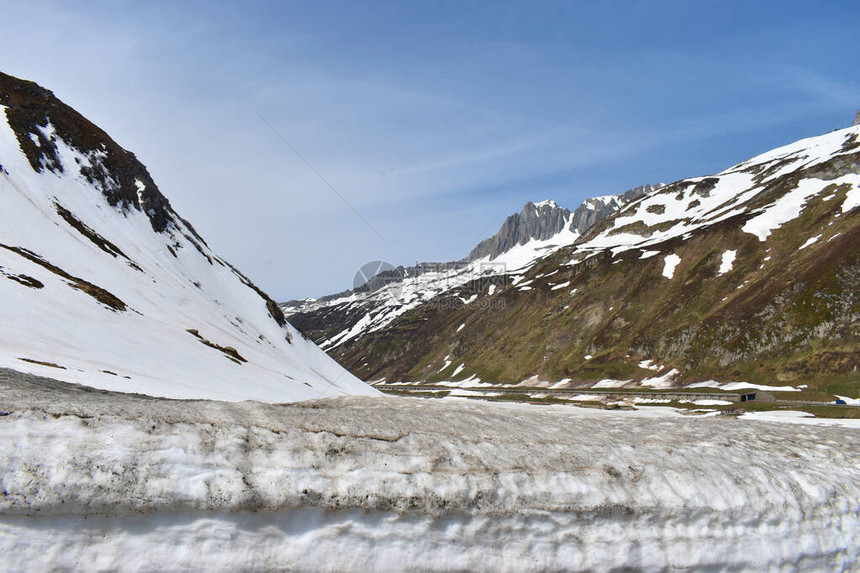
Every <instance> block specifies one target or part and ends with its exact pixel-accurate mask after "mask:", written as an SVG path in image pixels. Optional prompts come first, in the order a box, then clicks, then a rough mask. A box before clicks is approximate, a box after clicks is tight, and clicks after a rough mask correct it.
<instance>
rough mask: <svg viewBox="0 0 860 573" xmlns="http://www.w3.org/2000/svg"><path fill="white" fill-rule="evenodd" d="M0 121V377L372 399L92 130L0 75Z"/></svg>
mask: <svg viewBox="0 0 860 573" xmlns="http://www.w3.org/2000/svg"><path fill="white" fill-rule="evenodd" d="M0 114H2V121H0V165H2V167H0V196H2V198H3V202H2V205H3V209H2V212H0V220H2V224H0V300H2V301H3V304H2V305H0V323H1V324H2V325H3V328H2V329H0V367H7V368H11V369H14V370H19V371H26V372H30V373H34V374H40V375H44V376H49V377H51V378H55V379H59V380H63V381H68V382H76V383H81V384H86V385H88V386H93V387H97V388H103V389H108V390H117V391H122V392H136V393H143V394H150V395H155V396H165V397H172V398H210V399H222V400H248V399H254V400H265V401H278V402H283V401H292V400H301V399H310V398H316V397H320V396H331V395H335V394H369V393H373V390H372V389H370V388H369V387H368V386H366V385H365V384H364V383H362V382H361V381H359V380H358V379H357V378H355V377H354V376H352V375H350V374H349V373H348V372H346V371H345V370H344V369H343V368H341V367H340V366H339V365H338V364H337V363H336V362H334V360H332V359H331V358H329V357H328V356H326V355H325V354H324V353H323V352H322V351H320V350H319V349H318V348H316V347H315V346H314V345H313V344H312V343H311V342H310V341H308V340H306V339H305V338H304V337H303V336H302V335H301V334H300V333H299V332H298V331H296V330H295V329H294V328H293V327H292V326H290V325H289V324H288V323H287V322H286V320H285V318H284V315H283V313H282V312H281V310H280V309H279V308H278V306H277V305H276V304H275V303H274V301H272V299H271V298H269V297H268V296H267V295H266V294H265V293H264V292H263V291H262V290H260V289H259V288H257V287H256V286H255V285H254V284H253V283H252V282H251V281H250V280H249V279H248V278H247V277H245V276H244V275H242V273H240V272H239V271H238V270H237V269H235V268H234V267H233V266H231V265H230V264H229V263H227V262H226V261H224V260H223V259H221V258H220V257H218V256H217V255H215V254H214V253H213V252H212V251H211V249H210V248H209V246H208V245H207V244H206V241H204V240H203V238H202V237H201V236H200V235H199V234H198V233H197V232H196V231H195V230H194V228H193V227H192V226H191V224H190V223H188V222H187V221H185V220H184V219H183V218H182V217H180V216H179V215H178V214H177V213H176V212H175V211H174V210H173V209H172V207H171V206H170V202H169V201H168V200H167V199H166V198H165V197H164V195H162V194H161V192H160V191H159V189H158V187H157V186H156V184H155V182H154V181H153V180H152V177H151V176H150V174H149V173H148V172H147V170H146V168H145V167H144V166H143V164H141V163H140V162H139V161H138V160H137V158H136V157H135V156H134V154H132V153H130V152H129V151H126V150H125V149H123V148H122V147H120V146H119V145H117V143H116V142H114V141H113V140H112V139H111V138H110V137H109V136H108V135H107V134H106V133H105V132H104V131H102V130H101V129H99V128H98V127H96V126H95V125H93V124H92V123H91V122H89V121H88V120H87V119H85V118H84V117H83V116H81V115H80V114H79V113H78V112H76V111H75V110H73V109H72V108H70V107H69V106H67V105H65V104H64V103H62V102H61V101H60V100H59V99H57V98H56V97H55V96H54V94H53V93H51V92H50V91H48V90H46V89H44V88H41V87H39V86H38V85H36V84H34V83H32V82H29V81H25V80H20V79H17V78H14V77H12V76H8V75H5V74H2V73H0Z"/></svg>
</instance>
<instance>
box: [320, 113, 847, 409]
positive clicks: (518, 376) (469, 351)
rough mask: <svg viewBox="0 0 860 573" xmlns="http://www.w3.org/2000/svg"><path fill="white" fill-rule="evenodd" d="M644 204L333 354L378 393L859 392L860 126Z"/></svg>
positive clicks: (674, 188) (647, 194)
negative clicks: (737, 387) (501, 388)
mask: <svg viewBox="0 0 860 573" xmlns="http://www.w3.org/2000/svg"><path fill="white" fill-rule="evenodd" d="M643 191H644V195H642V196H641V197H639V198H638V199H635V200H633V201H631V202H630V203H628V204H627V205H626V206H623V207H622V208H621V209H620V210H619V211H617V212H616V213H614V214H612V215H611V216H609V217H607V218H605V219H603V220H602V221H599V222H597V223H596V224H595V225H593V226H592V227H591V228H590V229H589V230H588V231H587V232H586V233H584V234H583V235H582V236H580V237H578V238H577V239H576V242H575V244H573V245H570V246H566V247H563V248H560V249H557V250H554V251H552V252H550V253H548V254H547V255H546V256H544V257H542V258H541V259H539V260H538V261H537V262H535V263H534V264H533V265H530V266H528V267H525V268H523V269H520V270H518V271H516V272H513V273H508V274H506V275H505V276H504V277H499V278H498V280H494V281H487V280H484V279H479V280H473V281H471V282H469V281H464V282H462V283H460V284H457V285H456V288H452V289H450V290H448V291H446V292H442V293H440V294H439V295H437V296H436V297H435V298H432V299H430V300H427V301H424V302H423V303H422V304H420V305H416V306H414V307H413V308H410V309H409V310H408V311H406V312H404V313H402V314H401V315H399V316H398V317H397V318H396V319H394V320H392V321H390V322H389V323H387V324H385V325H384V326H383V327H381V328H378V329H375V330H371V331H368V332H366V333H365V334H363V335H361V336H356V337H354V338H352V339H349V340H346V341H345V342H343V343H341V344H338V345H333V346H332V347H330V348H329V352H330V353H331V354H332V355H334V356H336V357H337V358H338V359H339V360H341V361H342V363H344V364H346V365H347V366H348V367H350V368H351V369H352V370H353V371H354V372H356V373H357V374H358V375H359V376H362V377H364V378H365V379H374V380H379V379H385V380H387V381H425V382H429V383H435V382H441V381H454V382H458V381H459V382H462V383H466V382H469V383H475V382H477V381H479V380H480V381H484V382H487V383H491V384H504V383H519V382H521V381H523V380H526V379H539V380H546V381H564V382H563V384H567V385H591V384H594V383H596V382H598V381H601V380H606V379H611V380H614V381H616V382H620V383H621V384H625V385H627V386H629V387H634V386H639V385H643V386H645V387H653V386H658V387H670V386H673V385H684V384H688V383H692V382H698V381H707V380H719V381H736V380H737V381H747V382H754V383H759V384H776V385H795V386H797V387H800V388H801V390H804V389H805V392H807V393H808V394H807V395H808V396H809V397H812V398H816V397H818V398H820V399H830V398H831V397H832V395H833V394H839V393H841V394H843V395H856V394H857V393H858V390H860V372H858V371H860V297H858V293H860V251H858V249H857V245H860V208H858V207H860V127H852V128H848V129H843V130H839V131H835V132H831V133H828V134H826V135H823V136H820V137H814V138H810V139H806V140H802V141H799V142H796V143H794V144H791V145H788V146H785V147H782V148H779V149H776V150H773V151H771V152H768V153H765V154H763V155H761V156H758V157H755V158H753V159H750V160H748V161H745V162H743V163H741V164H739V165H736V166H734V167H732V168H729V169H727V170H725V171H723V172H721V173H718V174H716V175H713V176H709V177H694V178H690V179H684V180H681V181H677V182H675V183H672V184H669V185H665V186H659V187H654V188H651V189H644V190H643ZM527 210H528V207H527ZM534 377H536V378H534ZM816 393H817V394H816ZM825 393H826V394H825Z"/></svg>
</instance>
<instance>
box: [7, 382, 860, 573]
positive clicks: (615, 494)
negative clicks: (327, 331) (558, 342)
mask: <svg viewBox="0 0 860 573" xmlns="http://www.w3.org/2000/svg"><path fill="white" fill-rule="evenodd" d="M0 402H2V404H3V410H4V414H5V415H4V416H2V417H0V443H2V444H3V447H0V471H2V474H0V481H2V483H3V491H4V495H3V496H0V551H2V555H3V560H2V562H3V563H4V566H5V567H6V568H9V569H12V570H24V569H28V570H29V569H37V570H44V569H82V568H83V569H86V570H89V571H115V570H117V569H121V570H123V571H154V570H237V571H243V570H254V571H259V570H278V571H280V570H291V571H295V570H299V571H300V570H308V571H393V570H397V571H400V570H426V571H432V570H436V571H464V570H465V571H498V570H513V571H518V570H522V571H534V570H541V571H559V570H572V571H611V570H645V571H668V570H672V571H675V570H690V571H694V570H695V571H793V570H805V571H853V570H856V569H857V568H858V567H860V561H858V559H860V554H858V547H860V517H858V516H860V501H858V500H860V454H858V451H857V448H856V447H855V444H856V439H857V436H858V431H857V430H852V429H848V428H835V427H829V428H828V427H812V426H804V427H802V428H799V427H797V426H791V425H787V424H784V423H775V422H752V421H747V420H740V419H734V418H730V417H722V418H709V419H701V418H690V417H685V416H680V415H672V416H670V415H667V414H664V413H661V412H655V411H639V412H606V411H600V410H587V409H579V408H570V407H567V408H564V407H561V408H553V407H552V406H540V407H535V406H532V407H529V406H519V405H507V406H505V405H493V404H486V403H481V404H475V403H463V402H459V401H446V402H444V403H440V402H433V401H427V400H416V399H405V398H392V397H385V398H376V399H371V398H365V397H341V398H335V399H332V400H325V401H317V402H308V403H304V404H291V405H286V406H272V405H268V404H259V403H243V404H222V403H218V402H209V403H200V402H176V401H169V400H158V401H154V400H151V399H146V398H142V397H136V396H123V395H116V394H108V393H97V392H87V391H86V390H84V389H81V388H69V386H68V385H65V384H62V385H60V384H54V385H52V384H51V383H50V381H44V380H40V381H29V380H20V379H17V380H12V381H10V380H4V376H3V372H2V371H0ZM801 430H802V431H801Z"/></svg>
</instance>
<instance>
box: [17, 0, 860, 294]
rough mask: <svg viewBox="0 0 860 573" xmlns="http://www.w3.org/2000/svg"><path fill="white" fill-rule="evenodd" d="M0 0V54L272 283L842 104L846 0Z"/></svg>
mask: <svg viewBox="0 0 860 573" xmlns="http://www.w3.org/2000/svg"><path fill="white" fill-rule="evenodd" d="M0 12H1V13H2V15H0V17H2V22H3V30H4V31H3V34H2V36H0V70H2V71H4V72H6V73H10V74H13V75H16V76H19V77H25V78H28V79H32V80H34V81H37V82H38V83H40V84H42V85H44V86H45V87H48V88H49V89H52V90H53V91H54V93H55V94H56V95H57V96H58V97H60V98H61V99H63V100H64V101H65V102H66V103H68V104H70V105H72V106H73V107H75V108H76V109H78V110H79V111H80V112H81V113H83V114H84V115H86V116H87V117H88V118H90V119H91V120H93V121H94V122H95V123H97V124H98V125H100V126H101V127H102V128H104V129H105V130H106V131H107V132H108V133H110V134H111V135H112V136H113V137H114V139H116V140H117V141H118V142H119V143H120V144H121V145H123V146H124V147H126V148H128V149H130V150H132V151H134V152H135V153H136V154H137V155H138V157H139V158H140V159H141V160H142V161H143V162H144V163H145V164H146V165H147V167H148V168H149V170H150V172H151V173H152V175H153V176H154V178H155V180H156V182H157V183H158V184H159V186H160V188H161V190H162V191H163V192H164V193H165V195H167V196H168V198H169V199H170V200H171V202H172V203H173V205H174V207H175V208H176V209H177V211H179V212H180V213H181V214H182V215H183V216H184V217H186V218H187V219H189V220H190V221H192V222H193V223H194V225H195V226H196V227H197V228H198V230H199V231H200V232H201V233H202V234H203V235H204V236H205V237H206V238H207V241H208V242H209V243H210V245H212V246H213V248H214V249H215V250H216V251H217V252H218V253H219V254H221V255H222V256H224V257H226V258H228V259H229V260H230V261H231V262H233V263H234V264H236V265H237V266H238V267H239V268H241V269H242V270H243V271H245V272H246V273H247V274H248V275H250V276H251V277H252V278H253V279H254V280H255V282H257V283H258V284H259V285H260V286H261V287H263V288H264V289H266V290H267V291H268V292H269V293H270V294H271V295H272V296H273V297H275V298H276V299H279V300H286V299H290V298H301V297H305V296H320V295H324V294H328V293H331V292H335V291H339V290H343V289H345V288H348V287H349V286H351V284H352V277H353V275H354V273H355V271H356V270H357V269H358V268H359V267H360V266H361V265H362V264H363V263H365V262H367V261H370V260H377V259H381V260H388V261H391V262H393V263H395V264H401V263H402V264H409V263H412V262H415V261H416V260H422V261H425V260H450V259H458V258H461V257H463V256H464V255H466V254H467V253H468V252H469V250H470V249H471V248H472V246H473V245H474V243H475V242H476V241H477V240H478V239H481V238H484V237H486V236H488V235H491V234H492V233H494V232H495V230H496V229H497V228H498V226H499V225H500V224H501V222H502V220H503V218H504V217H505V216H507V215H509V214H510V213H512V212H514V211H518V210H519V209H520V208H521V207H522V205H523V204H524V203H525V202H526V201H527V200H534V201H539V200H542V199H545V198H553V199H555V200H556V201H557V202H559V203H560V204H562V205H565V206H567V207H569V208H571V209H572V208H575V207H576V205H577V204H578V203H579V202H580V201H582V200H583V199H585V198H587V197H590V196H595V195H605V194H611V193H620V192H623V191H625V190H626V189H629V188H631V187H635V186H637V185H640V184H643V183H655V182H658V181H663V182H670V181H674V180H677V179H680V178H683V177H689V176H697V175H706V174H710V173H714V172H717V171H719V170H722V169H724V168H726V167H728V166H730V165H732V164H734V163H737V162H739V161H742V160H744V159H746V158H748V157H750V156H752V155H755V154H757V153H760V152H763V151H766V150H768V149H770V148H773V147H776V146H778V145H782V144H786V143H790V142H791V141H794V140H796V139H800V138H802V137H808V136H813V135H818V134H820V133H823V132H826V131H830V130H832V129H835V128H840V127H846V126H848V125H850V123H851V120H852V118H853V116H854V113H855V112H856V111H857V109H858V108H860V74H858V73H857V70H860V49H858V47H857V45H858V44H857V22H860V3H858V2H856V1H844V2H824V3H822V4H821V5H817V6H816V5H813V3H811V2H808V1H807V2H790V1H784V2H780V3H773V2H727V1H721V2H708V1H698V2H694V1H689V2H674V1H667V2H660V1H650V2H600V1H592V2H540V3H538V2H492V3H490V2H463V1H462V0H461V1H459V2H180V3H172V2H164V3H161V2H156V1H152V2H145V3H143V2H121V1H115V2H99V1H89V2H43V1H40V0H30V1H28V2H26V3H23V2H21V3H14V4H13V5H7V6H4V7H3V9H2V11H0ZM261 116H262V117H263V118H264V119H265V121H266V122H268V123H269V124H271V125H272V126H273V127H274V128H275V130H277V132H278V133H279V134H280V135H281V136H282V137H283V138H284V139H286V140H287V141H288V142H289V143H290V144H291V145H292V146H293V147H295V148H296V149H297V150H298V151H299V152H300V153H301V154H302V156H303V157H304V158H305V159H306V160H307V161H308V162H309V163H310V164H311V165H313V167H314V168H315V169H316V170H317V171H318V172H319V173H320V174H322V175H323V176H324V177H325V179H326V180H327V181H328V182H329V183H330V184H331V185H332V186H333V187H334V188H335V189H336V190H337V191H338V193H340V194H341V195H342V196H343V197H344V198H346V200H347V201H349V203H350V204H351V205H353V206H354V207H355V209H356V210H357V211H358V212H359V213H361V215H362V216H363V217H364V218H365V219H366V220H367V221H368V222H369V223H370V225H371V226H372V227H373V229H375V231H376V232H378V233H379V235H381V236H382V237H383V239H384V240H383V239H380V237H379V236H378V235H377V233H376V232H375V231H374V230H372V229H370V228H369V227H368V226H367V225H366V224H365V223H364V222H363V221H362V219H361V218H360V217H358V216H357V215H356V214H355V213H354V212H353V211H352V210H351V209H350V208H349V207H348V206H347V205H345V204H344V202H343V201H341V199H340V198H339V197H338V195H337V194H336V193H334V192H333V191H332V190H331V189H329V188H328V187H327V186H326V184H325V183H323V182H322V181H321V180H320V179H319V178H318V177H317V175H316V174H315V173H314V172H313V171H312V170H311V169H310V168H308V166H307V165H306V164H305V163H304V162H303V161H302V160H301V159H300V158H299V157H298V156H297V155H296V154H295V153H294V152H293V151H292V150H291V149H290V148H289V147H288V146H287V145H286V144H285V143H284V142H283V141H281V139H279V137H278V136H277V135H276V134H275V133H273V131H272V130H271V129H270V128H269V127H268V126H267V125H266V123H265V122H264V121H263V120H262V119H261ZM566 149H567V151H566V152H565V153H564V154H563V155H561V157H559V154H560V153H562V152H563V151H564V150H566ZM556 158H557V161H555V162H554V163H553V161H554V160H555V159H556ZM544 171H545V174H544V175H543V176H542V177H540V178H539V179H538V180H537V181H536V182H535V179H536V177H537V176H538V175H539V174H541V173H542V172H544ZM482 231H484V232H483V234H482V235H480V236H479V234H481V232H482Z"/></svg>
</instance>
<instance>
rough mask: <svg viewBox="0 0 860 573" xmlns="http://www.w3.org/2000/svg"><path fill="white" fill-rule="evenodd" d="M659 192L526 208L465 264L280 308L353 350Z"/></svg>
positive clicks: (425, 267) (413, 270)
mask: <svg viewBox="0 0 860 573" xmlns="http://www.w3.org/2000/svg"><path fill="white" fill-rule="evenodd" d="M660 186H661V185H657V186H655V187H653V188H652V187H651V186H650V185H645V186H640V187H637V188H635V189H631V190H629V191H627V192H625V193H622V194H620V195H608V196H605V197H594V198H591V199H587V200H586V201H584V202H583V203H582V204H581V205H580V206H579V207H578V208H577V209H576V210H575V211H574V212H573V213H571V211H569V210H568V209H565V208H563V207H559V206H558V205H557V204H556V203H555V201H552V200H545V201H541V202H539V203H532V202H528V203H526V204H525V206H524V207H523V209H522V211H521V212H519V213H516V214H514V215H511V216H510V217H508V218H507V219H506V220H505V222H504V223H503V224H502V226H501V229H499V231H498V232H497V233H496V234H495V235H493V236H492V237H490V238H489V239H486V240H484V241H482V242H481V243H479V244H478V245H477V246H476V247H475V248H474V249H472V251H471V252H470V253H469V255H468V256H467V257H465V258H463V259H460V260H458V261H449V262H445V263H422V264H418V265H415V266H411V267H405V268H404V267H397V268H392V269H389V270H386V271H385V272H381V273H380V274H379V275H377V276H375V277H373V278H371V280H369V281H368V282H367V283H366V284H364V285H361V287H359V288H356V289H353V290H347V291H344V292H341V293H338V294H335V295H330V296H326V297H323V298H320V299H303V300H294V301H290V302H286V303H283V304H281V305H280V306H281V308H282V309H283V311H284V314H285V315H286V316H288V317H289V320H290V321H291V323H292V324H293V325H294V326H296V327H297V328H299V329H300V330H301V331H302V332H304V333H305V334H306V335H307V336H309V337H310V338H311V339H313V340H314V341H316V342H317V343H318V344H320V345H321V346H322V347H323V348H329V349H331V348H335V347H338V346H340V345H342V344H344V343H346V342H347V341H350V342H351V343H352V342H355V341H356V340H358V339H360V338H361V337H363V336H365V335H366V334H368V333H370V332H374V331H377V330H379V329H381V328H384V327H385V326H387V325H388V324H390V323H391V322H392V321H393V320H394V319H395V318H397V317H399V316H401V315H402V314H404V313H406V312H408V311H410V310H412V309H414V308H416V307H417V306H420V305H421V304H424V303H426V302H428V301H430V300H434V299H436V298H437V297H439V296H441V295H443V294H445V293H448V292H450V291H451V290H453V289H457V288H460V287H462V286H463V285H465V284H468V283H469V282H471V281H473V280H475V279H476V278H480V279H481V280H484V281H487V280H494V277H504V276H507V275H509V274H511V273H517V272H521V271H522V270H523V269H524V268H527V267H528V266H530V265H532V264H534V263H535V262H536V261H537V260H539V259H540V258H542V257H545V256H547V255H549V254H551V253H553V252H555V251H556V250H557V249H559V248H561V247H563V246H564V245H568V244H571V243H573V242H574V241H576V239H577V238H579V237H580V236H581V235H582V233H583V232H585V231H586V230H587V229H589V228H590V227H591V226H592V225H594V223H596V222H598V221H601V220H602V219H604V218H606V217H607V216H609V215H610V214H613V213H615V212H616V211H617V210H618V209H620V208H621V207H622V206H624V205H626V204H627V203H629V202H630V201H632V200H634V199H637V198H639V197H641V196H643V195H644V194H645V193H648V192H650V191H652V190H653V189H655V188H660ZM499 284H501V283H499Z"/></svg>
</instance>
